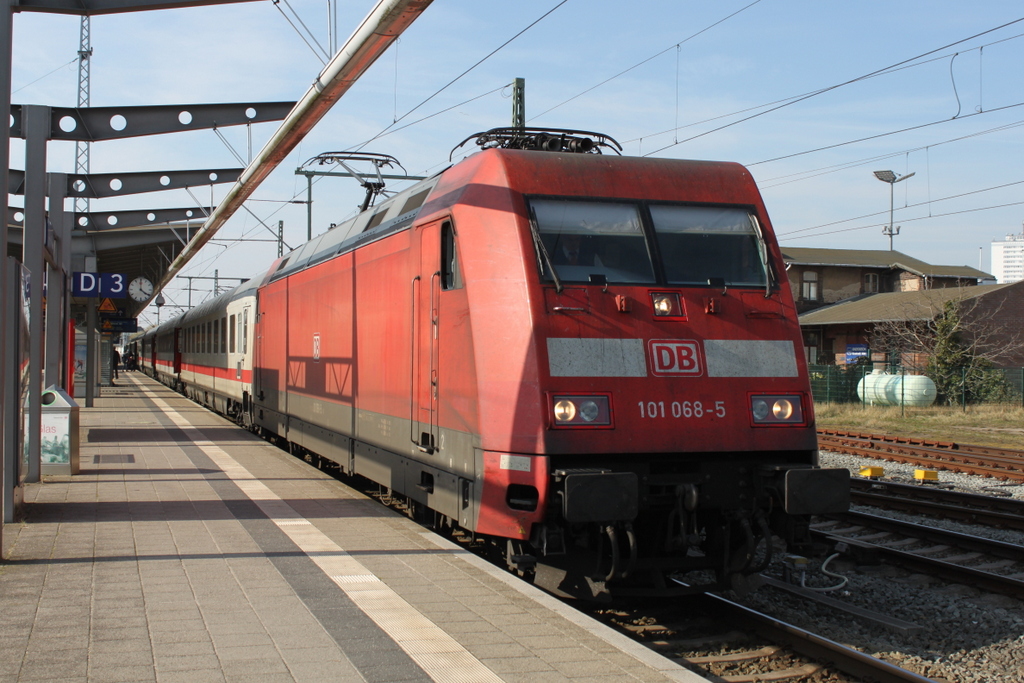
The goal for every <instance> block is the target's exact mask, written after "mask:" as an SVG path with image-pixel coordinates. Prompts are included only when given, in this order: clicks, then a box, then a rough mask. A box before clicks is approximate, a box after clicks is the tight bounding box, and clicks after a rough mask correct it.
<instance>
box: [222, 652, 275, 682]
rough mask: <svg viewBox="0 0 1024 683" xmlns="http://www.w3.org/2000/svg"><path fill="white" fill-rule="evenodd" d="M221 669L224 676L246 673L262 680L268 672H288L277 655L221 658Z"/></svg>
mask: <svg viewBox="0 0 1024 683" xmlns="http://www.w3.org/2000/svg"><path fill="white" fill-rule="evenodd" d="M221 669H222V671H223V672H224V677H225V678H227V677H229V676H243V675H247V676H252V677H259V679H260V680H263V679H264V677H265V676H266V675H268V674H285V675H287V674H288V667H287V666H285V663H284V662H283V661H282V660H281V659H280V658H279V657H251V658H240V659H229V660H225V659H221Z"/></svg>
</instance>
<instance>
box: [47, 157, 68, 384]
mask: <svg viewBox="0 0 1024 683" xmlns="http://www.w3.org/2000/svg"><path fill="white" fill-rule="evenodd" d="M47 181H48V184H49V187H50V191H49V196H50V210H49V217H50V227H52V228H53V236H54V238H55V239H54V240H53V242H52V243H51V245H50V253H51V254H52V256H53V262H52V263H48V264H47V268H46V362H45V363H44V364H43V386H44V387H50V386H53V385H55V384H56V385H58V386H61V387H63V388H64V389H67V387H66V386H64V384H65V378H66V377H67V373H64V372H61V369H62V367H63V366H64V361H65V360H66V359H67V353H66V352H65V351H66V348H67V342H66V339H67V316H66V311H67V309H68V306H67V304H68V292H67V284H66V283H67V272H68V264H67V263H66V262H65V261H64V258H63V255H64V253H65V252H66V253H67V255H68V257H69V258H70V256H71V250H70V245H69V242H71V225H70V222H69V217H70V214H68V213H66V212H65V211H64V197H65V195H66V194H67V187H68V177H67V175H66V174H64V173H48V174H47Z"/></svg>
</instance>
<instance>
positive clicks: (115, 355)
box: [110, 346, 121, 379]
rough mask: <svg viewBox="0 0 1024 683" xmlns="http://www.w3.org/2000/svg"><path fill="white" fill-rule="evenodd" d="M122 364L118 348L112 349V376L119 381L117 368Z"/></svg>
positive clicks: (112, 347)
mask: <svg viewBox="0 0 1024 683" xmlns="http://www.w3.org/2000/svg"><path fill="white" fill-rule="evenodd" d="M120 364H121V354H119V353H118V352H117V347H116V346H111V347H110V376H111V377H112V378H113V379H117V366H118V365H120Z"/></svg>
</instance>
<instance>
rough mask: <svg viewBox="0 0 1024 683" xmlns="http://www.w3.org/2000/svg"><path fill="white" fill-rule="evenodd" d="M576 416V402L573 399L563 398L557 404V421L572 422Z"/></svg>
mask: <svg viewBox="0 0 1024 683" xmlns="http://www.w3.org/2000/svg"><path fill="white" fill-rule="evenodd" d="M575 417H576V404H575V403H573V402H572V401H566V400H564V399H563V400H561V401H559V402H558V403H556V404H555V422H558V423H563V422H572V421H573V419H574V418H575Z"/></svg>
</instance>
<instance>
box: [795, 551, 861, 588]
mask: <svg viewBox="0 0 1024 683" xmlns="http://www.w3.org/2000/svg"><path fill="white" fill-rule="evenodd" d="M837 557H839V553H834V554H832V555H829V556H828V559H826V560H825V561H824V562H822V563H821V573H822V574H824V575H825V576H831V577H832V578H833V579H842V581H840V582H839V583H837V584H836V585H834V586H825V587H822V588H817V587H815V586H808V585H806V583H805V577H801V578H800V587H801V588H804V589H806V590H809V591H816V592H818V593H831V592H832V591H837V590H839V589H840V588H842V587H843V586H845V585H846V584H847V583H849V582H850V579H848V578H847V577H845V576H843V575H842V574H836V573H835V572H830V571H829V570H828V565H829V563H830V562H831V561H832V560H834V559H836V558H837Z"/></svg>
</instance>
